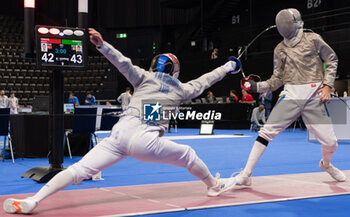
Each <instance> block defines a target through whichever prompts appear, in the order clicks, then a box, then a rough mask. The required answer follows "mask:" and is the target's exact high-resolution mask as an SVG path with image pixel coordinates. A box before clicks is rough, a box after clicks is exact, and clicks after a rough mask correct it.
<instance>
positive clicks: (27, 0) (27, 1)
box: [24, 0, 35, 8]
mask: <svg viewBox="0 0 350 217" xmlns="http://www.w3.org/2000/svg"><path fill="white" fill-rule="evenodd" d="M24 7H25V8H35V0H24Z"/></svg>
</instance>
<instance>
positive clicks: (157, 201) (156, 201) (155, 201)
mask: <svg viewBox="0 0 350 217" xmlns="http://www.w3.org/2000/svg"><path fill="white" fill-rule="evenodd" d="M147 200H148V201H150V202H153V203H160V201H159V200H153V199H147Z"/></svg>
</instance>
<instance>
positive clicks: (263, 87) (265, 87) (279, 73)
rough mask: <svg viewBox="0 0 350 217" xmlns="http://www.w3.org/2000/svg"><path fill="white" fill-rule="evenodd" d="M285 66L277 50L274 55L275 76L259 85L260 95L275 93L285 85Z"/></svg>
mask: <svg viewBox="0 0 350 217" xmlns="http://www.w3.org/2000/svg"><path fill="white" fill-rule="evenodd" d="M283 66H284V64H283V60H282V59H281V57H280V55H278V51H277V50H276V49H275V51H274V54H273V74H272V76H271V78H270V79H268V80H267V81H262V82H258V83H257V92H258V93H263V92H266V91H275V90H277V89H278V88H280V87H281V86H282V85H283V80H282V77H283V70H284V67H283Z"/></svg>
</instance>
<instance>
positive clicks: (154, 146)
mask: <svg viewBox="0 0 350 217" xmlns="http://www.w3.org/2000/svg"><path fill="white" fill-rule="evenodd" d="M126 157H134V158H136V159H138V160H141V161H144V162H152V163H165V164H171V165H175V166H179V167H185V168H187V169H191V167H192V164H193V162H194V161H197V160H198V157H197V155H196V153H195V151H194V150H193V149H192V148H191V147H189V146H187V145H180V144H177V143H175V142H172V141H170V140H167V139H164V138H161V137H159V128H158V127H157V126H148V125H142V124H141V121H140V119H138V118H136V117H132V116H125V117H122V118H121V119H120V120H119V122H118V123H117V124H116V125H114V127H113V129H112V131H111V134H110V136H109V137H107V138H105V139H103V140H102V141H101V142H100V143H99V144H98V145H96V146H95V147H94V148H93V149H91V150H90V151H89V152H88V153H87V154H86V155H85V156H84V157H83V158H82V159H81V160H80V161H79V162H77V163H75V164H73V165H72V166H70V167H69V168H68V169H69V170H70V171H71V172H72V173H73V174H74V177H75V178H74V182H75V183H78V182H80V181H82V180H84V179H88V178H90V177H91V176H92V175H94V174H96V173H98V172H99V171H101V170H103V169H106V168H108V167H110V166H112V165H113V164H115V163H117V162H119V161H120V160H122V159H124V158H126ZM203 178H204V177H203Z"/></svg>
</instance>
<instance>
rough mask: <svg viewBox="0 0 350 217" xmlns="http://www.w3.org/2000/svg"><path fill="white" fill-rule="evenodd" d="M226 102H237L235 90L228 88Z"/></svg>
mask: <svg viewBox="0 0 350 217" xmlns="http://www.w3.org/2000/svg"><path fill="white" fill-rule="evenodd" d="M226 102H238V97H237V95H236V91H235V90H230V96H229V97H227V98H226Z"/></svg>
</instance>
